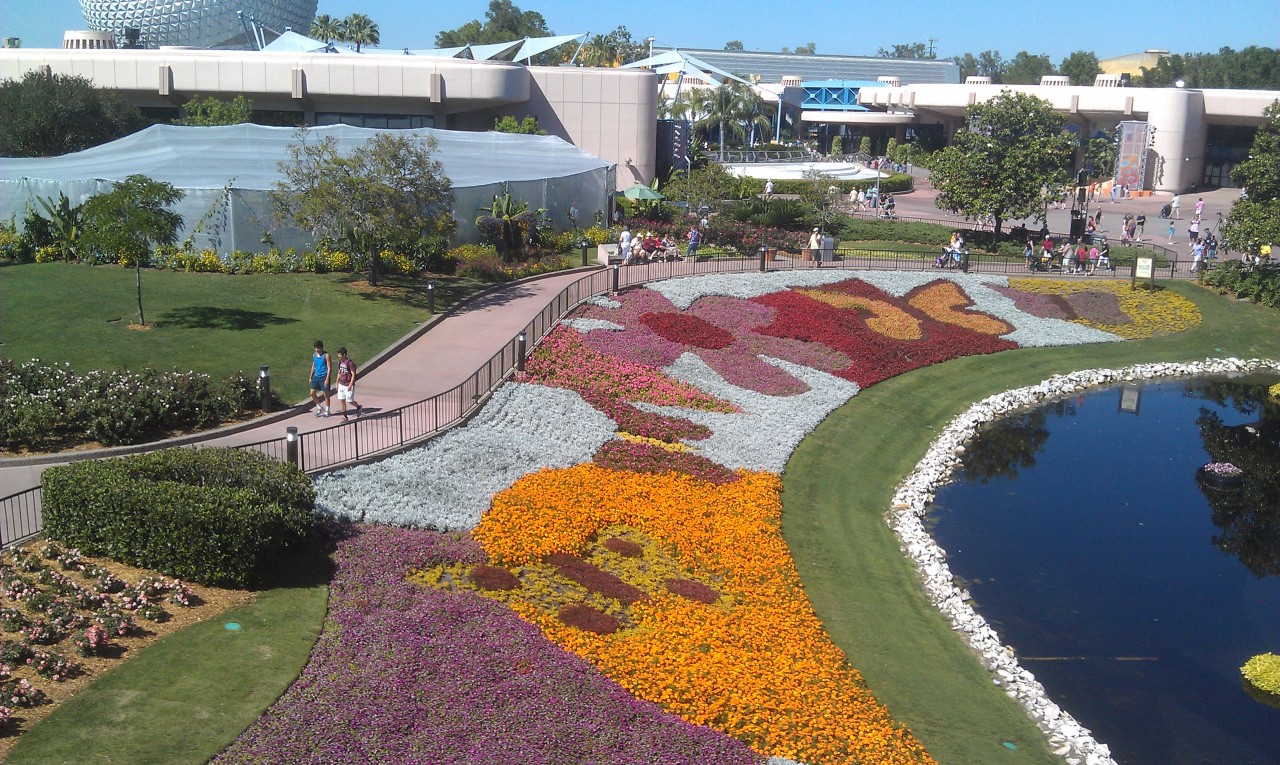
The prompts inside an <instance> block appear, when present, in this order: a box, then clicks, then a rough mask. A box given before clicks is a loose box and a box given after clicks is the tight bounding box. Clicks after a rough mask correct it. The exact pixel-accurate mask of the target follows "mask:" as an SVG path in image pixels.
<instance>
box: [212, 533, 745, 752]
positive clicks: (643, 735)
mask: <svg viewBox="0 0 1280 765" xmlns="http://www.w3.org/2000/svg"><path fill="white" fill-rule="evenodd" d="M335 557H336V571H335V574H334V579H333V583H332V585H331V589H330V595H329V615H328V617H327V619H326V623H325V629H324V631H323V633H322V634H321V636H320V639H319V641H318V642H317V644H316V647H315V649H314V650H313V651H312V654H311V659H310V660H309V661H308V663H307V666H306V668H305V669H303V671H302V675H301V676H300V677H299V678H298V680H297V681H296V682H295V683H294V684H293V686H291V687H290V688H289V690H288V691H286V692H285V694H284V696H283V697H282V698H281V699H280V700H279V701H278V702H276V704H275V705H273V706H272V708H271V709H270V710H269V711H268V713H267V714H266V715H264V716H263V717H262V718H260V719H259V720H258V721H257V722H256V723H254V724H253V725H252V726H251V727H250V728H249V729H248V730H247V731H246V732H245V733H244V734H243V735H241V736H240V738H239V739H237V741H236V742H235V743H233V744H232V745H231V746H230V747H228V749H226V750H225V751H224V752H223V753H222V754H220V755H219V756H218V757H217V758H215V759H214V760H213V762H214V763H216V764H217V765H228V764H230V763H254V764H255V765H268V764H270V763H280V764H281V765H283V764H286V763H287V764H288V765H343V764H344V763H352V764H353V765H364V763H368V762H374V761H382V762H395V763H397V765H413V764H414V763H421V764H422V765H436V764H437V763H444V762H448V763H457V764H458V765H462V764H463V763H477V765H494V764H497V765H502V764H504V763H509V764H510V765H538V764H540V763H547V764H548V765H551V764H553V763H554V764H558V763H565V762H583V763H587V762H589V763H600V764H601V765H612V764H613V763H618V764H619V765H624V764H625V765H631V764H632V763H635V764H636V765H639V764H640V763H652V762H663V763H673V764H674V763H686V764H687V765H703V764H705V765H722V764H723V765H739V764H741V765H746V764H748V763H752V764H754V765H759V764H760V761H761V758H760V757H759V756H758V755H756V754H754V753H753V752H751V750H749V749H748V748H747V747H745V746H744V745H742V744H740V743H738V742H736V741H734V740H733V739H731V738H729V737H728V736H725V735H723V734H719V733H716V732H714V731H710V730H708V729H705V728H700V727H697V726H694V725H690V724H688V723H686V722H683V721H681V720H680V719H678V718H676V717H674V716H672V715H670V714H667V713H664V712H663V711H662V710H661V709H660V708H659V707H658V706H657V705H655V704H651V703H647V702H644V701H639V700H637V699H635V698H632V697H631V696H630V695H628V693H627V692H626V691H625V690H623V689H622V688H621V687H620V686H618V685H617V684H615V683H613V682H611V681H609V680H606V679H605V678H603V677H602V676H601V675H600V674H599V673H598V672H597V671H595V670H594V669H593V668H592V667H591V666H590V665H589V664H588V663H587V662H585V661H583V660H581V659H579V658H577V657H575V656H573V655H571V654H569V653H566V652H565V651H562V650H560V649H559V648H557V647H556V646H554V645H553V644H551V643H549V642H548V641H546V640H544V639H543V638H542V636H541V635H540V634H539V632H538V629H537V627H535V626H533V625H531V624H529V623H528V622H526V621H524V620H522V619H520V618H519V617H518V616H516V614H515V613H514V612H512V611H511V610H510V609H508V608H506V607H505V606H502V605H501V604H499V603H495V602H492V601H490V600H486V599H484V598H481V597H478V596H476V595H473V594H471V593H453V592H444V591H441V590H436V589H430V588H425V587H420V586H416V585H414V584H411V583H410V582H408V581H407V580H406V579H405V573H406V571H408V570H409V569H410V568H411V567H414V566H424V565H431V564H434V563H438V562H449V563H454V564H467V565H474V564H478V563H481V562H482V561H483V554H482V553H481V552H480V550H479V549H478V547H477V546H476V545H475V544H474V543H473V542H471V541H469V540H467V539H465V538H461V537H458V536H456V535H446V534H440V533H435V532H429V531H416V530H404V529H394V528H389V527H363V528H358V529H356V530H355V532H354V534H353V535H352V536H351V537H350V538H349V539H346V540H343V541H341V542H340V543H339V546H338V550H337V553H336V556H335Z"/></svg>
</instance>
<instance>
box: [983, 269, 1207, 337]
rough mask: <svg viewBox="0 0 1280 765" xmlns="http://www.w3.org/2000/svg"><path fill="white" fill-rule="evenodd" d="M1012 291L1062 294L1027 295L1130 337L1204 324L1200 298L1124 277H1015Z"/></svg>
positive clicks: (1054, 310) (1045, 308) (1030, 305)
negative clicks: (1050, 299)
mask: <svg viewBox="0 0 1280 765" xmlns="http://www.w3.org/2000/svg"><path fill="white" fill-rule="evenodd" d="M1009 290H1010V294H1015V295H1016V294H1017V293H1030V294H1035V295H1046V296H1050V297H1057V298H1060V299H1059V300H1057V301H1053V302H1050V303H1048V304H1045V303H1037V302H1035V301H1033V300H1025V299H1024V300H1023V302H1022V303H1021V304H1020V305H1023V306H1025V307H1026V310H1029V311H1034V310H1039V311H1041V312H1042V313H1041V314H1040V315H1051V316H1052V315H1055V314H1056V315H1058V317H1060V318H1065V319H1067V320H1068V321H1074V322H1077V323H1080V324H1083V325H1085V326H1089V327H1095V328H1097V329H1101V330H1104V331H1106V332H1111V333H1114V334H1116V335H1118V336H1120V337H1123V338H1125V339H1126V340H1140V339H1145V338H1149V337H1163V336H1165V335H1172V334H1177V333H1178V332H1185V331H1186V330H1188V329H1191V328H1193V327H1195V326H1197V325H1199V324H1200V321H1201V315H1200V309H1199V308H1198V307H1197V306H1196V304H1195V303H1192V302H1191V301H1190V300H1187V299H1186V298H1184V297H1182V296H1181V295H1179V294H1177V293H1176V292H1172V291H1170V290H1167V289H1147V288H1146V285H1139V286H1138V288H1137V289H1134V288H1131V287H1130V286H1129V285H1128V284H1126V283H1124V282H1122V281H1103V282H1082V281H1058V280H1048V279H1010V280H1009Z"/></svg>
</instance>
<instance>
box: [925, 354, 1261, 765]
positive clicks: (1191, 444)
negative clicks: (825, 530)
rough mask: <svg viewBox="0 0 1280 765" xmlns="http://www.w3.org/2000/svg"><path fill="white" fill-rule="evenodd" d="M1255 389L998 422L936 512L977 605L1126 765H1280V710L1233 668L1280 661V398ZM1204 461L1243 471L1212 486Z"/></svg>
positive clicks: (1213, 390) (1133, 400)
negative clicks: (1265, 658) (1257, 658)
mask: <svg viewBox="0 0 1280 765" xmlns="http://www.w3.org/2000/svg"><path fill="white" fill-rule="evenodd" d="M1250 382H1253V383H1257V384H1250ZM1250 382H1244V381H1234V382H1233V381H1224V380H1197V381H1192V382H1186V381H1181V382H1161V383H1146V384H1142V385H1141V386H1139V387H1134V386H1128V389H1127V390H1126V388H1124V387H1114V388H1109V389H1102V390H1099V391H1096V392H1090V393H1087V394H1084V395H1082V396H1073V397H1071V398H1068V399H1064V400H1061V401H1057V402H1054V403H1052V404H1049V405H1046V406H1042V407H1040V408H1038V409H1036V410H1034V411H1030V412H1026V413H1023V414H1020V415H1018V416H1015V417H1012V418H1009V419H1006V420H1004V421H1001V422H999V423H995V424H993V425H992V426H990V427H988V428H987V429H986V430H985V431H984V433H983V434H982V435H981V437H980V438H979V439H977V440H975V442H974V443H973V444H971V446H970V448H969V449H968V451H967V453H966V455H965V465H964V470H963V471H962V473H961V474H960V475H959V476H957V478H958V480H957V482H956V483H955V484H952V485H950V486H947V487H944V488H943V489H941V490H940V491H939V493H938V497H937V500H936V502H935V503H934V505H933V508H932V510H931V512H930V518H931V520H932V522H933V524H934V529H933V531H934V535H935V538H936V539H937V541H938V543H939V544H940V545H941V546H942V547H943V548H944V549H946V550H947V552H948V558H949V562H950V566H951V569H952V571H953V572H954V573H955V574H956V575H957V576H960V577H963V578H964V579H966V580H967V581H966V583H965V584H966V586H968V587H969V589H970V591H971V592H972V593H973V595H974V598H975V600H976V607H977V609H978V611H979V612H980V613H982V614H983V616H985V617H986V618H987V620H988V621H989V622H991V623H992V626H994V627H995V628H996V629H997V630H998V631H999V632H1000V634H1001V637H1002V638H1003V639H1004V641H1005V642H1006V643H1008V644H1010V645H1013V646H1014V647H1016V648H1017V650H1018V654H1019V657H1020V660H1021V661H1022V664H1023V666H1025V667H1026V668H1027V669H1029V670H1030V671H1032V672H1034V673H1035V674H1036V677H1037V679H1039V680H1040V681H1041V682H1042V683H1043V684H1044V685H1045V688H1046V689H1047V691H1048V693H1049V696H1050V697H1051V698H1052V699H1054V700H1055V701H1057V702H1058V703H1060V704H1062V705H1063V706H1064V707H1065V708H1066V709H1067V710H1069V711H1070V712H1071V713H1072V714H1073V715H1074V716H1075V717H1077V718H1078V719H1079V720H1080V721H1081V722H1082V723H1083V724H1084V725H1086V726H1088V727H1089V728H1091V729H1092V730H1093V732H1094V735H1095V736H1096V737H1097V738H1098V739H1099V740H1101V741H1103V742H1104V743H1107V744H1109V745H1110V746H1111V748H1112V752H1113V755H1114V756H1115V758H1116V759H1117V760H1118V761H1119V762H1121V763H1124V764H1125V765H1174V764H1181V763H1186V764H1187V765H1190V764H1191V763H1195V764H1196V765H1200V764H1202V763H1232V764H1233V765H1276V763H1280V708H1273V707H1269V706H1266V705H1264V704H1262V703H1259V702H1258V701H1257V700H1255V699H1254V698H1253V697H1251V696H1250V694H1249V693H1248V692H1247V691H1246V690H1245V688H1244V687H1243V684H1242V681H1241V678H1240V673H1239V667H1240V665H1242V664H1243V663H1244V662H1245V661H1246V660H1247V659H1248V658H1249V657H1250V656H1252V655H1254V654H1257V653H1262V652H1265V651H1273V652H1280V405H1277V404H1275V403H1268V402H1267V400H1266V388H1265V385H1266V384H1272V383H1274V382H1275V380H1274V379H1268V380H1258V381H1250ZM1212 461H1217V462H1231V463H1233V464H1235V465H1237V466H1239V467H1240V468H1242V469H1243V470H1244V476H1243V478H1242V479H1241V480H1240V482H1239V483H1238V484H1232V483H1231V482H1219V481H1213V480H1211V479H1212V477H1211V476H1210V477H1208V478H1206V477H1205V476H1204V475H1203V474H1202V473H1201V471H1200V470H1199V468H1200V467H1201V466H1202V465H1204V464H1205V463H1207V462H1212Z"/></svg>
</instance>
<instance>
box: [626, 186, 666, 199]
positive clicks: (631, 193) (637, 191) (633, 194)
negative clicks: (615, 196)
mask: <svg viewBox="0 0 1280 765" xmlns="http://www.w3.org/2000/svg"><path fill="white" fill-rule="evenodd" d="M621 194H622V196H624V197H626V198H627V199H663V198H664V197H663V196H662V195H661V194H659V193H658V192H656V191H654V190H653V189H651V188H649V187H648V186H646V185H644V184H643V183H637V184H636V185H634V186H632V187H631V188H629V189H627V190H626V191H623V192H621Z"/></svg>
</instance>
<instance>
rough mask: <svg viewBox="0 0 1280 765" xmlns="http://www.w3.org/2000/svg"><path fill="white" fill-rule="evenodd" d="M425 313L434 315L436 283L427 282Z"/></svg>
mask: <svg viewBox="0 0 1280 765" xmlns="http://www.w3.org/2000/svg"><path fill="white" fill-rule="evenodd" d="M427 313H429V314H431V315H432V316H435V315H436V283H435V282H434V281H429V282H427Z"/></svg>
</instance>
